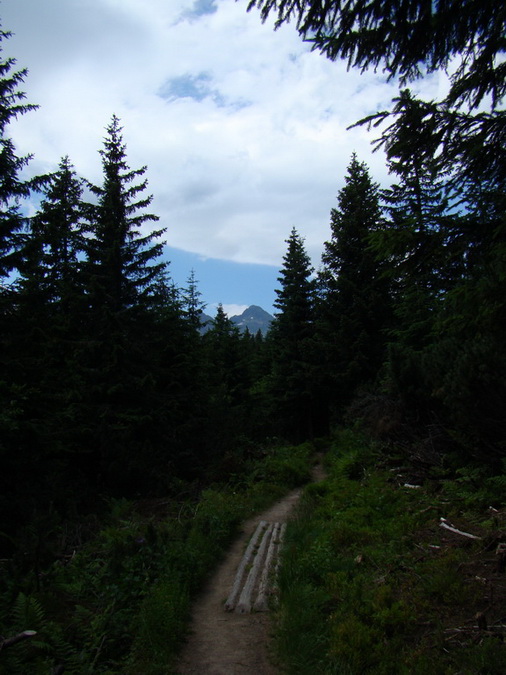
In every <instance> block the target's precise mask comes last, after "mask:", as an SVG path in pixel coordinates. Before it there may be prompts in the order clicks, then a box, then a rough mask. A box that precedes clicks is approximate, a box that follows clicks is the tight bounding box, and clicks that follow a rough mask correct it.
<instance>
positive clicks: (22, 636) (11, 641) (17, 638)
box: [0, 630, 37, 651]
mask: <svg viewBox="0 0 506 675" xmlns="http://www.w3.org/2000/svg"><path fill="white" fill-rule="evenodd" d="M34 635H37V631H35V630H24V631H23V632H22V633H18V634H17V635H13V636H12V637H10V638H4V639H3V640H1V641H0V651H1V650H2V649H7V647H11V646H12V645H15V644H16V643H17V642H22V641H23V640H28V639H29V638H32V637H33V636H34Z"/></svg>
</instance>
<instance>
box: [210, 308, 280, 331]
mask: <svg viewBox="0 0 506 675" xmlns="http://www.w3.org/2000/svg"><path fill="white" fill-rule="evenodd" d="M229 318H230V321H231V322H232V323H233V324H234V325H235V326H237V328H238V329H239V330H240V331H241V333H244V332H245V331H246V329H248V330H249V332H250V333H251V334H252V335H256V334H257V333H258V331H261V333H262V335H265V334H266V333H267V331H268V330H269V328H270V325H271V323H272V321H273V320H274V317H273V316H272V315H271V314H269V312H266V311H265V309H262V308H261V307H259V306H258V305H251V306H250V307H247V308H246V309H245V310H244V312H243V313H242V314H238V315H237V316H231V317H229ZM200 322H201V324H202V329H201V332H202V333H206V332H207V331H208V330H209V329H210V328H211V326H212V322H213V317H212V316H209V315H208V314H201V315H200Z"/></svg>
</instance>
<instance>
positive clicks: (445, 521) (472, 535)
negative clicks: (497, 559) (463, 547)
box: [439, 518, 481, 539]
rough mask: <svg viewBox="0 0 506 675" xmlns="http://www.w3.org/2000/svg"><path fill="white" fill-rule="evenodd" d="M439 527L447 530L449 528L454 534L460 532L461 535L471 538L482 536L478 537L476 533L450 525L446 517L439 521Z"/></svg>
mask: <svg viewBox="0 0 506 675" xmlns="http://www.w3.org/2000/svg"><path fill="white" fill-rule="evenodd" d="M439 527H443V528H444V529H445V530H449V531H450V532H453V534H460V536H461V537H468V538H469V539H481V537H477V536H476V535H475V534H470V533H469V532H463V531H462V530H457V528H456V527H453V525H450V524H449V523H448V521H447V520H446V518H441V522H440V523H439Z"/></svg>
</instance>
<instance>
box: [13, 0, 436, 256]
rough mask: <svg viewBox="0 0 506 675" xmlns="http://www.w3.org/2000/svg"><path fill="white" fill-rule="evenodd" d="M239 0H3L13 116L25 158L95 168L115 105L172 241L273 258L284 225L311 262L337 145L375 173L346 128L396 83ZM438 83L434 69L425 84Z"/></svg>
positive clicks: (379, 160)
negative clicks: (21, 76) (33, 107)
mask: <svg viewBox="0 0 506 675" xmlns="http://www.w3.org/2000/svg"><path fill="white" fill-rule="evenodd" d="M246 6H247V3H246V1H245V0H239V1H238V2H232V1H231V0H215V2H212V0H44V2H41V0H2V4H1V5H0V15H1V16H2V23H3V27H4V29H8V30H13V31H14V32H15V33H16V35H15V36H14V37H13V38H12V39H11V40H9V41H7V42H4V44H3V48H4V54H6V55H13V56H14V57H15V58H17V62H18V63H17V65H18V67H19V68H23V67H25V66H26V67H28V69H29V71H30V74H29V76H28V78H27V79H26V81H25V86H24V89H25V91H26V92H27V100H28V101H29V102H33V103H38V104H40V106H41V108H40V110H39V111H37V112H35V113H30V114H28V115H25V116H23V117H22V118H20V119H19V121H18V122H16V123H15V124H13V125H12V129H11V133H12V135H13V138H14V140H15V142H16V144H17V146H18V147H19V149H20V151H21V152H22V153H34V154H35V157H36V161H35V162H34V163H33V169H34V170H35V171H41V170H44V171H46V170H48V169H52V168H55V167H56V165H57V164H58V162H59V159H60V158H61V157H62V156H63V155H66V154H68V155H69V156H70V159H71V161H72V162H73V163H74V164H75V166H76V168H77V170H78V172H80V173H82V174H83V175H85V176H86V177H87V178H88V179H90V180H95V181H97V180H100V173H101V166H100V158H99V155H98V152H97V151H98V150H99V149H100V147H101V143H102V138H103V136H104V129H105V127H106V126H107V124H108V123H109V121H110V118H111V116H112V114H113V113H115V114H116V115H118V116H119V117H120V118H121V121H122V124H123V125H124V137H125V141H126V143H127V150H128V158H129V162H130V165H131V166H132V167H133V168H138V167H139V166H142V165H144V164H147V165H148V174H147V175H148V179H149V190H150V192H152V193H153V194H154V202H153V210H154V212H155V213H157V214H158V215H159V216H160V217H161V223H160V224H161V225H163V226H167V227H168V232H167V239H168V242H169V244H170V245H171V246H173V247H179V248H182V249H184V250H187V251H193V252H195V253H198V254H200V255H203V256H209V257H216V258H223V259H228V260H234V261H240V262H258V263H270V264H276V265H278V264H279V263H280V261H281V258H282V256H283V254H284V252H285V249H286V244H285V239H286V238H287V236H288V235H289V233H290V230H291V228H292V227H293V226H295V227H296V228H297V229H298V230H299V232H300V233H301V234H302V235H303V236H305V238H306V244H307V247H308V250H309V251H310V253H311V254H312V255H313V258H314V259H315V260H316V259H318V258H319V255H320V253H321V250H322V244H323V241H325V239H327V238H328V236H329V225H328V223H329V212H330V209H331V208H332V207H333V206H334V205H335V197H336V195H337V192H338V190H339V188H340V187H341V186H342V184H343V177H344V174H345V171H346V167H347V165H348V163H349V160H350V156H351V153H352V152H353V151H356V152H357V153H358V155H359V158H360V159H363V160H365V161H367V162H368V164H369V165H370V167H371V172H372V174H373V177H374V178H375V179H376V180H380V181H385V180H386V170H385V167H384V160H383V157H382V156H381V154H375V155H372V154H371V147H370V141H371V138H372V137H371V135H369V134H367V133H366V131H365V130H364V129H363V128H360V129H354V130H352V131H346V127H347V126H349V125H350V124H352V123H353V122H354V121H356V120H357V119H358V118H360V117H363V116H365V115H367V114H369V113H371V112H374V111H375V110H376V109H379V108H382V107H385V106H386V105H387V104H388V102H389V101H390V99H391V98H392V97H393V96H394V95H395V94H396V88H395V86H394V85H393V84H392V85H386V84H385V82H384V78H383V77H380V76H379V75H375V74H374V73H367V74H365V75H362V76H361V75H359V74H358V73H357V72H355V71H353V72H347V71H346V67H345V65H344V64H342V63H331V62H329V61H327V60H326V59H325V58H324V57H322V56H320V55H319V54H317V53H311V52H310V51H308V47H307V46H306V45H304V44H303V43H302V42H301V41H300V39H299V37H298V35H297V34H296V31H295V29H294V28H293V26H284V27H282V28H281V29H280V30H278V31H276V32H274V31H273V30H272V25H269V24H265V25H263V24H262V23H261V21H260V17H259V15H258V12H252V13H247V12H246ZM424 86H425V87H428V88H430V87H432V89H433V90H434V92H435V93H436V92H437V86H438V84H437V81H435V80H432V81H429V82H428V83H426V84H424Z"/></svg>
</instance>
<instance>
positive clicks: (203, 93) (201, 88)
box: [158, 72, 213, 101]
mask: <svg viewBox="0 0 506 675" xmlns="http://www.w3.org/2000/svg"><path fill="white" fill-rule="evenodd" d="M210 82H211V76H210V75H209V73H205V72H204V73H199V74H198V75H190V74H187V75H180V76H179V77H173V78H172V79H170V80H167V81H166V82H165V84H163V85H162V86H161V87H160V89H159V91H158V95H159V96H161V97H162V98H165V99H168V100H169V101H174V100H176V99H177V98H192V99H194V100H195V101H203V100H204V99H205V98H207V97H208V96H211V95H212V94H213V90H212V89H211V87H210Z"/></svg>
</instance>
